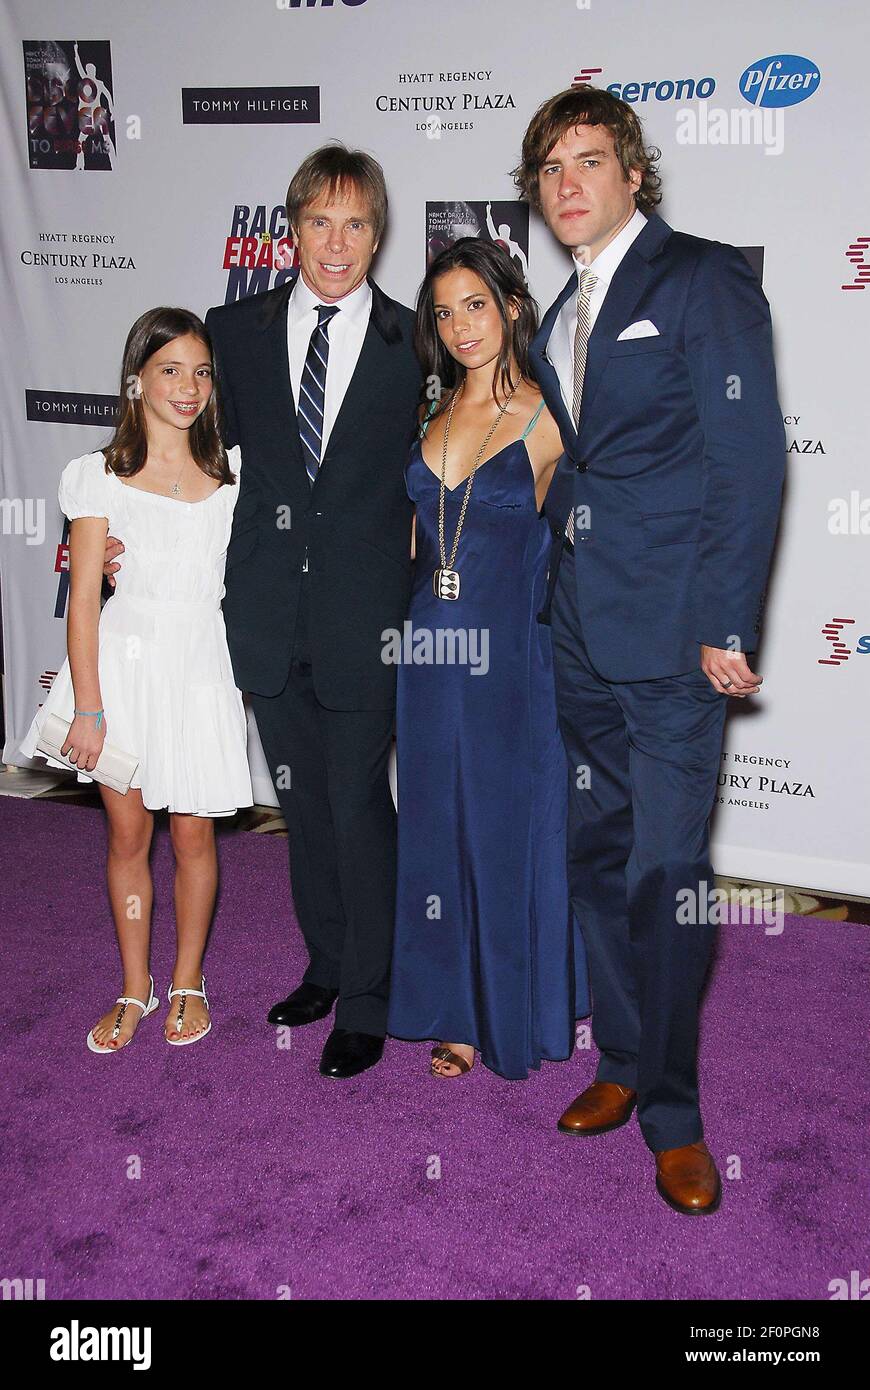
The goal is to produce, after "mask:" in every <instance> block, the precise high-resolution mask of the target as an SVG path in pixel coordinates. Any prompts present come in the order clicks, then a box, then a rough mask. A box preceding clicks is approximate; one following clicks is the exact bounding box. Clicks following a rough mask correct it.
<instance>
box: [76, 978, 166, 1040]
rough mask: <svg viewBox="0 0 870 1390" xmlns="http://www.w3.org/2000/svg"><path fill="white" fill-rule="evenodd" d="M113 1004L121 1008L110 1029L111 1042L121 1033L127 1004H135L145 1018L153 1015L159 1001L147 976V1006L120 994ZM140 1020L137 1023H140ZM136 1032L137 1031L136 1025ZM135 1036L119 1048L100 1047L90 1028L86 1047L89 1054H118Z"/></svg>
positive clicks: (152, 983)
mask: <svg viewBox="0 0 870 1390" xmlns="http://www.w3.org/2000/svg"><path fill="white" fill-rule="evenodd" d="M115 1003H116V1004H120V1005H121V1007H120V1009H119V1010H118V1016H117V1018H116V1019H115V1026H114V1028H113V1029H112V1040H113V1041H115V1040H116V1039H117V1037H118V1034H119V1033H120V1031H121V1024H122V1023H123V1022H124V1015H125V1013H126V1012H127V1005H128V1004H135V1005H136V1006H137V1008H140V1009H141V1010H142V1018H147V1017H148V1015H149V1014H153V1012H154V1010H155V1009H156V1008H157V1006H158V1004H159V1003H160V1000H159V999H158V998H157V995H156V994H155V993H154V980H153V978H152V976H151V975H149V976H148V1003H147V1004H143V1002H142V1000H141V999H134V998H133V997H132V995H129V994H122V995H121V996H120V998H119V999H116V1000H115ZM142 1018H140V1020H139V1023H141V1022H142ZM137 1031H138V1025H137ZM135 1036H136V1033H133V1035H132V1037H129V1038H128V1039H127V1041H126V1042H125V1043H123V1044H122V1046H121V1047H102V1046H101V1045H100V1043H98V1042H96V1040H95V1039H94V1030H93V1028H91V1029H90V1030H89V1032H88V1047H89V1048H90V1049H91V1052H98V1053H104V1052H120V1051H122V1048H124V1047H128V1046H129V1045H130V1043H131V1042H132V1041H133V1038H135Z"/></svg>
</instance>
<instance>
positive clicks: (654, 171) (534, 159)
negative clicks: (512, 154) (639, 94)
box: [512, 82, 662, 212]
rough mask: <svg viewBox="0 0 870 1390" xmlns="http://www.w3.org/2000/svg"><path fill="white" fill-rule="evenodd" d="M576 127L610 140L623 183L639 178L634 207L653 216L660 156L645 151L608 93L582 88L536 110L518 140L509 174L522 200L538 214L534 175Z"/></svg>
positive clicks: (638, 131) (631, 118)
mask: <svg viewBox="0 0 870 1390" xmlns="http://www.w3.org/2000/svg"><path fill="white" fill-rule="evenodd" d="M578 125H603V126H604V127H605V129H607V130H609V131H610V133H611V135H612V136H613V143H614V145H615V146H616V156H617V159H618V160H619V162H620V164H621V165H622V172H623V174H624V175H625V177H626V178H628V176H629V173H630V172H631V170H632V169H636V170H637V171H638V173H639V174H640V187H639V188H638V190H637V193H636V194H635V201H636V203H637V206H638V207H639V208H640V210H641V212H652V210H653V208H654V207H655V206H656V204H657V203H660V202H661V200H662V195H661V193H660V192H659V189H660V187H661V182H662V181H661V179H660V178H659V172H658V166H657V164H656V161H657V160H658V159H659V158H660V157H661V151H660V150H658V149H656V147H655V146H654V145H645V144H644V138H643V126H642V125H641V123H640V121H639V119H638V117H637V114H636V113H635V112H634V111H633V110H632V108H631V107H630V106H629V104H628V102H625V101H622V100H621V99H620V98H619V97H618V96H615V95H614V93H613V92H608V91H605V90H604V89H603V88H601V87H592V86H590V84H589V83H588V82H581V83H579V84H578V85H577V86H576V87H566V89H565V90H564V91H563V92H557V94H556V95H555V96H554V97H550V98H549V99H548V100H547V101H545V102H544V103H543V105H541V106H539V107H538V109H537V111H536V112H535V114H534V116H533V117H532V119H531V121H530V122H529V126H528V129H527V131H526V133H525V135H524V136H523V151H522V158H521V160H520V162H519V164H518V165H517V167H516V169H514V170H513V171H512V173H513V180H514V183H515V184H516V186H517V189H518V190H519V193H520V195H521V197H523V198H525V199H526V200H527V201H528V202H529V203H531V205H532V207H533V208H536V209H537V211H538V212H540V210H541V195H540V192H539V189H538V171H539V170H540V168H541V167H542V165H543V164H544V163H545V162H546V159H547V155H548V154H549V153H550V151H551V149H552V148H553V146H554V145H555V144H556V141H557V140H561V138H562V136H563V135H565V134H566V133H567V132H568V131H569V130H573V129H574V127H575V126H578Z"/></svg>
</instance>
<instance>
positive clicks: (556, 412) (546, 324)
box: [531, 274, 577, 441]
mask: <svg viewBox="0 0 870 1390" xmlns="http://www.w3.org/2000/svg"><path fill="white" fill-rule="evenodd" d="M576 293H577V276H576V275H574V274H572V276H571V278H570V280H568V282H567V283H566V284H565V285H563V287H562V289H561V290H560V292H559V295H558V297H557V298H556V299H555V300H554V302H553V303H552V304H551V305H550V307H549V309H548V310H547V312H546V314H545V315H544V317H543V320H542V322H541V326H540V328H539V329H538V331H537V333H536V334H535V337H534V340H533V342H532V346H531V357H532V361H533V362H534V364H535V370H536V371H537V374H538V385H539V386H540V388H541V392H542V394H543V396H544V399H545V400H546V402H547V406H548V407H549V410H550V413H551V414H552V415H553V417H554V418H555V420H556V423H557V424H558V426H559V433H560V434H561V436H562V439H563V441H564V440H566V439H573V438H575V430H574V421H573V420H572V418H571V414H570V411H568V409H567V408H566V406H565V402H564V400H563V398H562V388H561V386H560V385H559V377H558V374H557V372H556V368H555V367H554V366H553V364H552V362H551V361H550V359H549V357H548V356H547V344H548V342H549V341H550V334H551V333H552V331H553V328H554V326H555V323H556V320H557V318H558V317H559V314H560V312H561V309H562V305H563V304H564V303H565V301H566V300H567V299H570V298H571V296H572V294H576Z"/></svg>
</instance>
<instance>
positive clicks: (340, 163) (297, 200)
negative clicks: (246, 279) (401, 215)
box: [287, 140, 388, 241]
mask: <svg viewBox="0 0 870 1390" xmlns="http://www.w3.org/2000/svg"><path fill="white" fill-rule="evenodd" d="M324 189H326V190H327V192H328V193H329V194H330V195H331V196H335V197H339V198H341V197H345V196H347V195H348V193H349V192H350V190H351V189H354V190H355V191H356V192H357V193H359V194H360V196H361V197H363V198H365V200H366V202H367V203H368V207H369V212H370V213H371V218H372V229H373V231H374V239H375V241H380V239H381V237H382V236H383V234H384V228H385V227H386V225H387V208H388V202H387V185H386V183H385V182H384V171H383V169H382V168H381V166H380V164H379V163H378V161H377V160H376V159H372V157H371V155H370V154H365V153H364V152H363V151H362V150H349V149H348V148H347V146H346V145H342V144H341V142H340V141H338V140H335V141H333V142H331V143H330V144H328V145H321V146H320V148H319V149H317V150H314V151H313V152H312V153H311V154H310V155H308V157H307V159H303V161H302V163H301V164H300V165H299V168H298V169H297V170H296V173H295V174H294V175H293V177H292V179H291V180H290V187H289V188H288V189H287V221H288V222H289V223H290V227H291V230H295V229H296V228H297V227H298V226H299V215H300V213H301V212H302V209H303V208H305V207H308V205H309V203H313V202H314V201H315V199H317V198H319V197H320V195H321V193H322V192H323V191H324Z"/></svg>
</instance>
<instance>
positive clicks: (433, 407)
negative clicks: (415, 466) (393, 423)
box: [420, 401, 543, 435]
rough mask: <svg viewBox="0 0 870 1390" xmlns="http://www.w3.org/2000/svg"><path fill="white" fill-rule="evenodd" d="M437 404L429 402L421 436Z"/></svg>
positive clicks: (422, 422)
mask: <svg viewBox="0 0 870 1390" xmlns="http://www.w3.org/2000/svg"><path fill="white" fill-rule="evenodd" d="M437 404H438V402H437V401H430V402H429V409H428V410H427V411H426V414H425V415H424V416H423V419H422V420H421V421H420V434H421V435H424V434H425V433H426V427H427V425H428V424H429V417H430V415H431V414H432V411H433V410H434V409H435V407H436V405H437ZM541 404H543V402H541Z"/></svg>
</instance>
